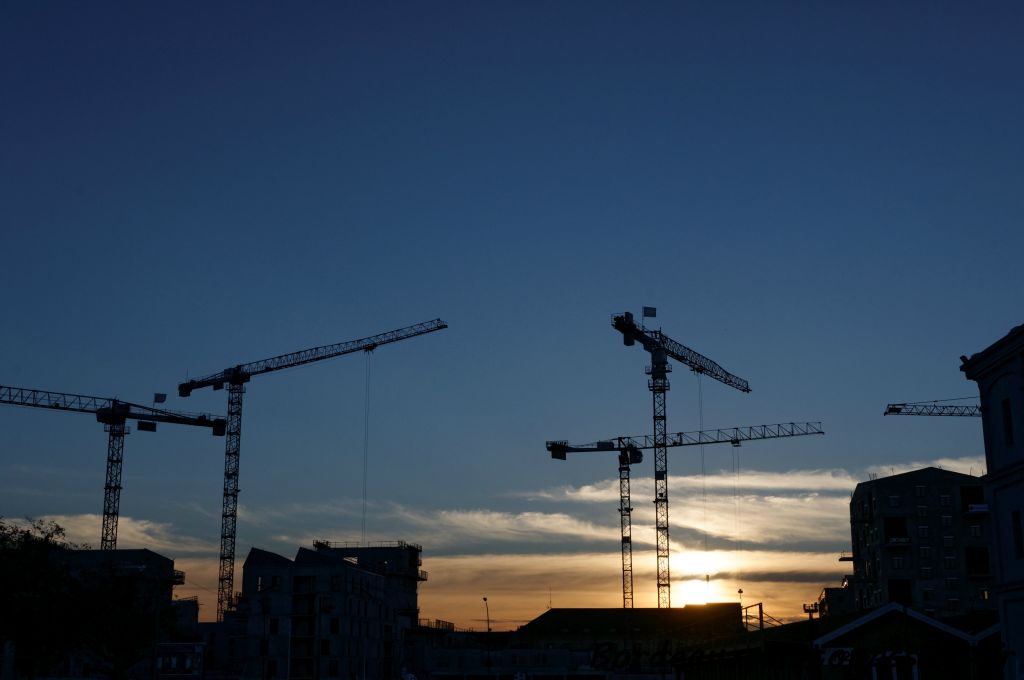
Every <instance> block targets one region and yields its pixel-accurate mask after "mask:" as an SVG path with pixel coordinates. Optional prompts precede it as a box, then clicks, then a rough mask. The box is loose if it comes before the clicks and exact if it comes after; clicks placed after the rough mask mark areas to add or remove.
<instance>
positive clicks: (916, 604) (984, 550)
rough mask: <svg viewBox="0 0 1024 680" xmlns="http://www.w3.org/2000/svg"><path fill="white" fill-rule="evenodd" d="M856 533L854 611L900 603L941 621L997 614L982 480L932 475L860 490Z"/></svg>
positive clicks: (917, 473)
mask: <svg viewBox="0 0 1024 680" xmlns="http://www.w3.org/2000/svg"><path fill="white" fill-rule="evenodd" d="M850 532H851V536H852V542H853V575H852V577H850V578H849V580H848V584H849V587H850V588H852V596H853V605H854V609H868V608H872V607H877V606H880V605H883V604H887V603H889V602H895V603H898V604H903V605H906V606H908V607H912V608H914V609H916V610H918V611H920V612H922V613H924V614H927V615H930V616H934V617H938V618H944V617H952V616H958V615H962V614H967V613H971V612H976V611H979V610H994V609H995V601H994V600H993V599H992V569H991V557H990V546H991V541H992V524H991V519H990V514H989V508H988V505H987V504H986V503H985V497H984V492H983V487H982V480H981V478H979V477H974V476H972V475H965V474H961V473H959V472H952V471H950V470H941V469H939V468H935V467H928V468H924V469H921V470H914V471H912V472H906V473H903V474H898V475H892V476H890V477H881V478H877V479H872V480H869V481H866V482H861V483H860V484H858V485H857V488H856V489H855V490H854V492H853V496H852V498H851V500H850Z"/></svg>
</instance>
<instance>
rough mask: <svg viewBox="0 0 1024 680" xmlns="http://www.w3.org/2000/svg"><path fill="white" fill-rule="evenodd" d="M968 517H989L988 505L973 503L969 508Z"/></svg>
mask: <svg viewBox="0 0 1024 680" xmlns="http://www.w3.org/2000/svg"><path fill="white" fill-rule="evenodd" d="M967 514H968V515H987V514H988V503H971V504H970V505H968V506H967Z"/></svg>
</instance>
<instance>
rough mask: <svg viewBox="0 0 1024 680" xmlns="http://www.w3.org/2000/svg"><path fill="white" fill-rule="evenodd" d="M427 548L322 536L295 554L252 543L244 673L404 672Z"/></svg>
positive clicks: (237, 649) (235, 657) (238, 625)
mask: <svg viewBox="0 0 1024 680" xmlns="http://www.w3.org/2000/svg"><path fill="white" fill-rule="evenodd" d="M421 551H422V548H421V547H420V546H418V545H414V544H410V543H405V542H401V541H400V542H394V543H381V544H375V545H370V546H360V545H357V544H341V543H327V542H324V541H318V542H316V543H314V546H313V549H312V550H310V549H308V548H299V551H298V553H297V554H296V556H295V559H294V560H290V559H288V558H286V557H283V556H281V555H277V554H275V553H271V552H267V551H265V550H259V549H257V548H253V549H252V550H251V551H250V552H249V555H248V557H246V560H245V564H244V566H243V568H242V594H241V597H240V598H239V602H238V605H237V608H236V611H235V613H234V614H233V619H234V621H233V627H234V631H233V633H232V640H231V645H230V647H231V649H230V656H231V665H232V669H233V671H234V672H236V673H237V674H239V675H241V677H244V678H291V679H292V680H300V679H302V678H346V679H347V678H355V677H358V678H361V679H362V678H365V679H366V680H378V679H390V678H393V677H397V676H398V674H399V673H400V671H401V668H402V663H403V661H404V659H405V658H406V656H407V650H406V648H405V647H406V633H407V632H408V631H409V630H410V629H412V627H413V626H415V625H416V622H417V618H418V615H419V609H418V604H417V602H418V601H417V585H418V584H419V582H421V581H425V580H426V578H427V574H426V572H424V571H422V570H421V569H420V568H419V567H420V553H421Z"/></svg>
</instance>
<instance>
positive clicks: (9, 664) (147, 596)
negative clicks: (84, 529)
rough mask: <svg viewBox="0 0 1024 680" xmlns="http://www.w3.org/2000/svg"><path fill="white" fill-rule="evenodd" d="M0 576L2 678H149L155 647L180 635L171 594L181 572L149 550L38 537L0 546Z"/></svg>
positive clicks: (151, 672) (170, 562)
mask: <svg viewBox="0 0 1024 680" xmlns="http://www.w3.org/2000/svg"><path fill="white" fill-rule="evenodd" d="M0 576H2V577H3V580H4V583H6V584H7V586H8V588H7V591H6V593H5V595H4V596H3V597H2V598H0V605H2V606H0V611H2V614H3V616H2V619H3V620H2V621H0V650H2V651H3V652H4V663H3V666H4V668H2V670H3V674H4V677H5V678H6V677H18V676H20V677H47V676H49V677H63V678H75V677H97V676H108V677H120V678H128V679H130V678H152V677H153V674H154V664H155V660H156V650H157V647H158V643H161V642H167V641H170V640H171V639H173V637H174V635H175V625H174V618H175V616H174V611H173V604H172V603H173V600H172V593H173V588H174V586H175V585H177V584H181V583H182V582H183V580H184V574H183V573H182V572H180V571H177V570H176V569H175V568H174V561H173V560H171V559H169V558H167V557H163V556H162V555H158V554H157V553H155V552H152V551H150V550H76V549H71V548H67V547H63V546H60V545H57V544H55V543H53V542H51V541H49V540H41V539H33V540H30V541H26V542H25V543H24V544H23V545H21V546H18V547H11V548H4V549H0ZM11 674H14V675H11Z"/></svg>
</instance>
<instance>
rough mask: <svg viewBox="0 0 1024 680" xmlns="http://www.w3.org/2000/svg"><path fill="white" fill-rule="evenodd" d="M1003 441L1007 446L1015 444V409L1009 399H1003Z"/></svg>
mask: <svg viewBox="0 0 1024 680" xmlns="http://www.w3.org/2000/svg"><path fill="white" fill-rule="evenodd" d="M1003 442H1004V443H1005V444H1006V445H1007V446H1012V445H1013V411H1012V410H1011V409H1010V400H1009V399H1003Z"/></svg>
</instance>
